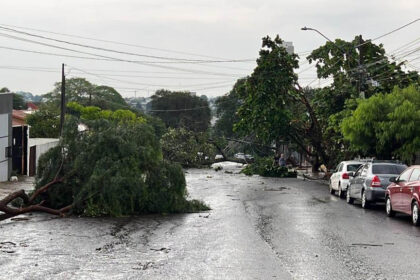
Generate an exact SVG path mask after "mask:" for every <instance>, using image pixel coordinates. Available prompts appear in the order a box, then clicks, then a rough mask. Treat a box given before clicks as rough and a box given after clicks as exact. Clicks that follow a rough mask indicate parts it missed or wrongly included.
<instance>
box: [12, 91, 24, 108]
mask: <svg viewBox="0 0 420 280" xmlns="http://www.w3.org/2000/svg"><path fill="white" fill-rule="evenodd" d="M13 109H15V110H23V109H26V102H25V100H24V99H23V97H22V96H21V95H19V94H16V93H14V94H13Z"/></svg>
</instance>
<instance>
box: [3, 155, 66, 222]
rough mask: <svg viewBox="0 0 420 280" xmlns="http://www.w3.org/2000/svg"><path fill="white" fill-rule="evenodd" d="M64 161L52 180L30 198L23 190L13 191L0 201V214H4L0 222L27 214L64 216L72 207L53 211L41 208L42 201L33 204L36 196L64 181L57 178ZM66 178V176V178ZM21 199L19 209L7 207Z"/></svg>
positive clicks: (48, 208)
mask: <svg viewBox="0 0 420 280" xmlns="http://www.w3.org/2000/svg"><path fill="white" fill-rule="evenodd" d="M63 164H64V160H62V162H61V165H60V167H59V169H58V171H57V173H56V175H55V177H54V179H53V180H52V181H51V182H49V183H47V184H45V185H43V186H42V187H40V188H38V189H37V190H35V191H34V193H33V194H32V195H31V196H28V194H26V192H25V191H24V190H19V191H15V192H13V193H11V194H9V195H8V196H6V197H5V198H3V199H1V200H0V212H3V213H4V214H0V221H2V220H6V219H9V218H12V217H15V216H18V215H22V214H25V213H29V212H45V213H49V214H52V215H57V216H64V215H65V214H66V213H68V212H69V211H70V210H71V208H72V206H73V205H68V206H66V207H63V208H61V209H53V208H50V207H45V206H43V204H44V201H41V202H40V203H35V200H36V199H37V198H38V196H39V195H40V194H42V193H44V192H46V191H47V190H48V189H49V188H50V187H52V186H54V185H55V184H57V183H62V182H63V181H64V179H65V177H62V178H59V177H58V175H59V174H60V172H61V170H62V168H63ZM67 177H68V176H67ZM18 198H20V199H22V201H23V204H22V206H21V207H19V208H16V207H12V206H9V204H11V203H12V202H13V201H14V200H16V199H18Z"/></svg>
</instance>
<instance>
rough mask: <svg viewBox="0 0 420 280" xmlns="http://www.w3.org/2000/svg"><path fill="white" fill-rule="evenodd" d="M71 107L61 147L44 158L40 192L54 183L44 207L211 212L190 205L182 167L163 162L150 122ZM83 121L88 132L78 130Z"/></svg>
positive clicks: (97, 211) (82, 210) (123, 113)
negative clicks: (47, 185)
mask: <svg viewBox="0 0 420 280" xmlns="http://www.w3.org/2000/svg"><path fill="white" fill-rule="evenodd" d="M72 108H73V112H72V115H71V116H68V118H67V122H66V125H65V130H64V133H63V136H62V138H61V140H60V144H59V146H57V147H55V148H53V149H51V150H50V151H48V152H47V153H46V154H45V155H43V156H42V157H41V159H40V164H39V168H38V175H37V179H36V186H37V190H38V189H39V188H41V187H42V186H45V185H46V184H48V182H55V183H54V186H51V187H50V188H48V190H47V191H45V192H44V193H43V194H42V195H40V197H39V198H38V200H44V204H43V205H44V206H46V207H50V208H54V209H62V208H63V207H67V206H69V205H70V206H71V208H72V211H73V212H74V213H76V214H83V215H89V216H97V215H111V216H121V215H132V214H138V213H151V212H152V213H156V212H157V213H162V212H188V211H195V210H200V209H207V208H206V207H205V206H204V205H202V204H201V203H199V202H197V201H192V202H190V201H187V200H186V198H185V196H186V184H185V178H184V174H183V171H182V169H181V167H180V166H178V165H176V164H172V163H168V162H166V161H164V160H163V159H162V151H161V148H160V145H159V141H158V140H157V139H156V136H155V134H154V131H153V128H152V127H151V126H149V125H148V124H147V123H146V122H145V119H139V118H137V117H136V116H135V115H134V114H132V113H131V112H129V111H115V112H110V111H100V110H98V109H97V107H78V106H73V107H72ZM80 122H83V123H84V124H85V125H87V126H88V131H84V132H80V131H78V124H79V123H80ZM57 178H58V179H57Z"/></svg>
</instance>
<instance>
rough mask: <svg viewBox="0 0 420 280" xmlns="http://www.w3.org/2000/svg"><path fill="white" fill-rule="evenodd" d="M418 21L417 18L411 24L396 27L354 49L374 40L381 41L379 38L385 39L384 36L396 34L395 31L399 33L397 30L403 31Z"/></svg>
mask: <svg viewBox="0 0 420 280" xmlns="http://www.w3.org/2000/svg"><path fill="white" fill-rule="evenodd" d="M419 20H420V18H417V19H415V20H413V21H411V22H409V23H407V24H404V25H403V26H400V27H398V28H396V29H394V30H392V31H389V32H387V33H385V34H383V35H381V36H378V37H376V38H373V39H371V40H367V41H366V42H363V43H362V44H359V45H357V46H356V47H355V48H358V47H360V46H363V45H365V44H367V43H369V42H372V41H376V40H378V39H381V38H383V37H385V36H388V35H390V34H392V33H394V32H397V31H399V30H401V29H403V28H405V27H407V26H409V25H412V24H413V23H416V22H417V21H419Z"/></svg>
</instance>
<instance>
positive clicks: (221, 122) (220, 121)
mask: <svg viewBox="0 0 420 280" xmlns="http://www.w3.org/2000/svg"><path fill="white" fill-rule="evenodd" d="M245 85H246V79H245V78H244V79H239V80H238V81H237V82H236V83H235V85H234V86H233V89H232V90H231V91H230V92H229V93H227V94H225V95H223V96H221V97H218V98H217V99H216V102H215V105H216V117H217V121H216V123H215V125H214V130H213V131H214V135H215V136H224V137H232V136H234V135H235V132H234V131H233V125H234V124H235V123H237V122H238V121H239V117H238V115H237V113H236V112H237V111H238V109H239V107H240V106H241V104H242V100H241V95H242V96H243V95H244V94H240V93H239V91H244V90H245Z"/></svg>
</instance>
